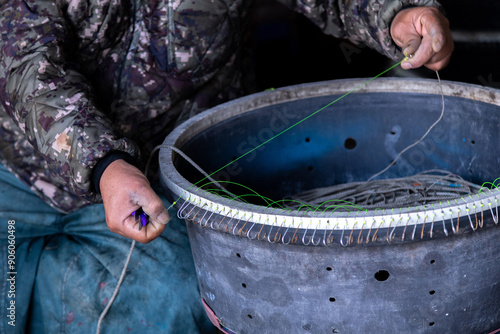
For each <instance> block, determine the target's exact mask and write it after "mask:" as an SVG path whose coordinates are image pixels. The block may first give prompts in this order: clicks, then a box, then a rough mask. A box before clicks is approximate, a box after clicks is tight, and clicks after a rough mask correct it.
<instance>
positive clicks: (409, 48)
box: [402, 34, 421, 57]
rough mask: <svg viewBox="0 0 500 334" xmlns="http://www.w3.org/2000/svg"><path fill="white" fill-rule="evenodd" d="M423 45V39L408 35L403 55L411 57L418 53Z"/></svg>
mask: <svg viewBox="0 0 500 334" xmlns="http://www.w3.org/2000/svg"><path fill="white" fill-rule="evenodd" d="M420 43H421V38H420V36H419V35H416V34H415V35H413V34H411V35H410V34H408V36H407V40H406V41H404V42H403V47H402V50H403V54H404V55H405V57H410V56H411V55H413V54H414V53H415V52H417V50H418V48H419V46H420Z"/></svg>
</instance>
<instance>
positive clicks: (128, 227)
mask: <svg viewBox="0 0 500 334" xmlns="http://www.w3.org/2000/svg"><path fill="white" fill-rule="evenodd" d="M139 224H141V222H140V221H137V220H136V219H135V218H134V217H133V216H130V217H127V218H126V219H125V220H124V222H123V226H124V228H123V229H121V230H120V231H118V233H119V234H120V235H122V236H124V237H126V238H129V239H133V240H135V241H137V242H140V243H143V244H147V243H149V242H150V241H152V240H154V239H156V238H157V237H158V236H159V235H160V234H161V233H162V232H163V230H164V229H165V225H162V224H159V223H157V222H155V221H152V220H150V221H149V222H148V224H147V225H146V226H144V227H143V228H142V229H141V230H140V231H139Z"/></svg>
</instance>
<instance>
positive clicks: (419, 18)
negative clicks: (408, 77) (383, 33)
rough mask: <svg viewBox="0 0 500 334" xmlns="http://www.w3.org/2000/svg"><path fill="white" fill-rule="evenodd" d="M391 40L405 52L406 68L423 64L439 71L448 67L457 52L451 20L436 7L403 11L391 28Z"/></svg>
mask: <svg viewBox="0 0 500 334" xmlns="http://www.w3.org/2000/svg"><path fill="white" fill-rule="evenodd" d="M391 37H392V39H393V40H394V42H395V43H396V44H397V45H398V46H400V47H401V48H402V49H403V54H404V55H405V56H408V57H409V56H410V55H413V56H412V57H411V58H409V59H408V60H405V61H403V63H402V64H401V67H403V68H404V69H410V68H417V67H420V66H422V65H424V66H425V67H427V68H429V69H431V70H434V71H437V70H440V69H442V68H443V67H445V66H446V65H447V64H448V62H449V61H450V57H451V53H452V52H453V48H454V46H453V39H452V37H451V32H450V24H449V22H448V19H446V17H444V15H443V14H441V12H440V11H439V10H438V9H437V8H434V7H414V8H408V9H404V10H402V11H400V12H399V13H398V14H397V15H396V17H395V18H394V20H393V21H392V25H391Z"/></svg>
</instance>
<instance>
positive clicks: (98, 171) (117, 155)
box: [92, 151, 139, 195]
mask: <svg viewBox="0 0 500 334" xmlns="http://www.w3.org/2000/svg"><path fill="white" fill-rule="evenodd" d="M119 159H121V160H124V161H125V162H127V163H129V164H131V165H133V166H135V167H138V166H139V162H138V161H137V159H136V158H134V157H133V156H131V155H130V154H128V153H126V152H123V151H113V152H110V153H109V154H107V155H106V156H104V157H103V158H101V159H100V160H99V161H98V162H97V164H96V165H95V166H94V168H93V170H92V184H93V186H94V190H95V192H96V193H97V194H99V195H100V194H101V190H100V189H99V182H100V181H101V176H102V174H103V173H104V171H105V170H106V168H107V167H108V166H109V165H110V164H111V163H112V162H113V161H115V160H119Z"/></svg>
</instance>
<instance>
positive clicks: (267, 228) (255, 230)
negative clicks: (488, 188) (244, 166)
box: [177, 196, 499, 247]
mask: <svg viewBox="0 0 500 334" xmlns="http://www.w3.org/2000/svg"><path fill="white" fill-rule="evenodd" d="M494 202H495V203H492V201H491V198H490V199H488V203H487V206H488V208H487V210H489V211H490V213H491V218H492V220H493V223H494V224H495V225H498V223H499V216H498V197H497V196H495V199H494ZM464 203H465V214H462V210H461V209H460V208H457V209H456V213H457V215H456V218H453V216H454V211H453V210H452V208H451V207H450V208H443V207H442V204H440V205H441V210H439V208H436V207H435V206H434V204H431V205H430V209H432V212H433V214H432V216H431V215H428V214H427V213H426V212H425V211H424V212H422V213H417V221H421V220H422V218H423V223H419V224H410V221H411V220H412V218H411V216H410V215H409V214H400V216H399V218H398V219H394V218H391V221H390V222H389V224H388V226H387V227H385V225H386V221H385V220H381V221H378V223H377V220H376V219H375V218H373V217H371V219H370V217H359V219H360V221H359V222H358V221H356V222H355V223H354V224H353V226H352V227H350V228H348V222H347V219H346V221H345V223H344V224H342V223H341V222H339V220H338V219H336V223H335V224H334V225H333V224H331V223H330V220H327V222H326V228H324V229H320V228H319V223H318V224H316V226H313V222H312V220H311V221H309V222H308V223H306V222H305V221H306V220H307V218H306V217H297V219H300V221H299V222H298V225H297V226H296V227H292V226H295V224H294V223H292V226H290V225H288V226H287V225H285V222H283V223H281V224H278V223H277V222H274V223H270V222H269V218H266V221H263V222H257V221H258V220H257V219H254V215H253V214H247V216H243V217H242V216H241V215H240V214H239V212H238V211H237V210H236V209H227V208H223V209H219V208H217V207H216V208H214V207H213V206H214V204H212V205H209V204H207V203H204V204H202V205H200V203H197V204H195V203H192V202H190V201H189V198H188V199H185V200H184V202H183V203H182V205H181V206H180V208H179V210H178V211H177V217H178V218H179V219H185V220H186V221H188V222H191V223H194V224H199V225H200V226H201V227H202V228H206V227H210V228H211V229H213V230H217V231H222V232H224V233H231V234H233V235H235V236H240V237H246V238H248V239H250V240H258V241H267V242H269V243H282V244H284V245H288V244H301V245H304V246H309V245H313V246H320V245H321V246H330V245H332V244H333V243H334V241H335V240H336V239H337V238H338V243H340V245H342V246H344V247H347V246H350V245H353V244H358V245H361V244H369V243H375V242H377V241H379V239H380V238H382V240H385V241H386V242H388V243H392V242H395V241H400V242H404V241H405V240H407V238H408V234H409V235H410V239H411V240H412V241H414V240H416V239H418V238H419V237H420V240H422V239H424V238H425V237H426V236H428V237H429V238H430V239H432V238H434V237H435V236H436V235H438V234H441V235H444V236H450V235H452V234H453V235H456V234H459V233H460V232H463V230H465V229H468V227H470V230H471V231H476V230H478V229H480V228H483V227H484V226H485V223H484V222H485V208H484V207H485V205H484V202H483V201H481V202H480V205H479V208H478V205H476V203H472V204H471V203H467V202H465V200H464ZM457 204H458V201H457ZM469 206H471V207H469ZM445 210H448V213H449V215H448V216H449V217H450V218H446V216H447V215H446V212H445ZM226 211H227V212H226ZM439 212H440V213H441V214H439ZM420 214H422V216H421V215H420ZM405 216H406V217H405ZM361 219H363V221H361ZM464 224H465V226H464ZM467 225H468V227H467ZM382 226H384V227H382ZM398 229H399V230H402V231H401V232H400V233H401V234H400V237H399V240H398V237H397V235H398V234H399V233H398V232H397V230H398ZM381 230H383V231H384V234H385V235H381ZM334 232H337V233H335V234H336V235H335V236H334ZM338 234H340V237H338Z"/></svg>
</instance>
